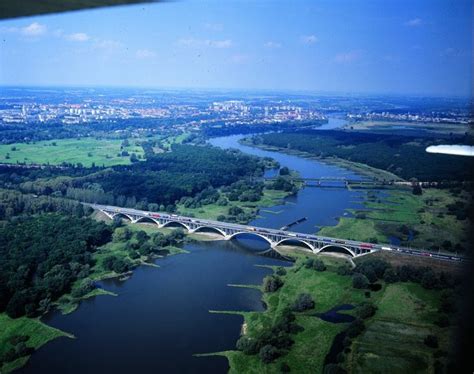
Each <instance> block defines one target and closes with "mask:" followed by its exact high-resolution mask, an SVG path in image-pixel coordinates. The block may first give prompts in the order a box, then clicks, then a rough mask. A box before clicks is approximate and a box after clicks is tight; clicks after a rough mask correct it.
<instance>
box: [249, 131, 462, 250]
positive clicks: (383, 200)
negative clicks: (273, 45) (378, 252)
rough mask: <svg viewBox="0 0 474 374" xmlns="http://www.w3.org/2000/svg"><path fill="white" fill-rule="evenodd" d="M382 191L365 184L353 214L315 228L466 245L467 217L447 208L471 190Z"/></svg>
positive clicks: (350, 165)
mask: <svg viewBox="0 0 474 374" xmlns="http://www.w3.org/2000/svg"><path fill="white" fill-rule="evenodd" d="M242 143H243V144H246V145H250V146H252V147H257V148H260V149H264V150H271V151H278V152H283V153H286V154H291V155H296V156H298V157H304V158H307V159H310V160H316V161H319V162H322V163H328V164H331V165H336V166H340V167H343V168H346V169H350V170H353V171H355V172H357V173H358V174H361V175H363V176H365V177H367V178H370V179H379V180H383V179H385V180H399V181H401V180H403V179H402V178H400V177H398V176H397V175H395V174H393V173H390V172H387V171H384V170H380V169H376V168H373V167H370V166H368V165H364V164H360V163H355V162H352V161H349V160H343V159H339V158H332V157H331V158H321V157H316V156H314V155H312V154H310V153H308V152H302V151H296V150H288V149H287V148H278V147H274V146H267V145H261V144H257V145H255V144H253V143H252V142H251V141H249V140H248V139H247V140H246V141H242ZM381 191H383V195H380V193H377V192H376V191H375V190H370V189H369V190H367V191H366V192H365V197H364V200H363V205H364V206H365V209H357V210H355V209H352V210H349V212H350V213H351V215H352V217H340V218H339V219H338V223H337V225H335V226H325V227H322V228H321V230H320V231H319V233H320V234H321V235H325V236H330V237H339V238H345V239H353V240H359V241H365V242H379V243H390V242H393V240H394V239H393V238H397V239H398V240H400V242H401V244H403V245H407V246H413V247H418V248H426V249H430V250H433V251H448V252H449V251H453V250H456V251H459V252H462V251H463V250H464V249H466V248H467V247H468V244H469V243H468V236H469V228H470V221H469V219H468V218H466V216H465V215H464V214H463V215H462V216H459V215H457V213H458V210H452V209H451V210H450V208H449V207H450V206H458V207H463V206H464V207H465V206H469V204H470V202H471V196H470V194H469V193H468V192H467V191H462V190H459V191H457V192H456V193H453V192H451V191H450V190H447V189H425V190H423V194H422V195H414V194H413V193H412V191H411V189H409V188H397V189H393V188H387V189H383V190H381ZM459 218H460V219H459Z"/></svg>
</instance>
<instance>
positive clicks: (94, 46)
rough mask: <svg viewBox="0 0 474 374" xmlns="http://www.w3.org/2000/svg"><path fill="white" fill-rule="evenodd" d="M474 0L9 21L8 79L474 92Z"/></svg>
mask: <svg viewBox="0 0 474 374" xmlns="http://www.w3.org/2000/svg"><path fill="white" fill-rule="evenodd" d="M472 14H473V13H472V4H471V1H470V0H450V1H448V0H425V1H417V0H411V1H404V0H396V1H392V0H377V1H375V0H372V1H363V0H353V1H342V0H341V1H337V0H332V1H330V0H327V1H261V2H256V1H240V2H237V1H230V2H228V1H200V2H197V1H176V2H168V3H158V4H142V5H133V6H125V7H116V8H105V9H98V10H86V11H79V12H71V13H63V14H58V15H48V16H41V17H29V18H22V19H15V20H7V21H2V22H0V37H1V49H0V84H1V85H83V86H139V87H140V86H143V87H145V86H146V87H177V88H180V87H182V88H186V87H193V88H194V87H195V88H226V89H269V90H286V89H288V90H294V91H314V92H341V93H389V94H390V93H396V94H422V95H426V94H428V95H443V96H452V95H461V96H470V95H471V94H472V87H471V86H472V60H473V55H472V32H473V30H472Z"/></svg>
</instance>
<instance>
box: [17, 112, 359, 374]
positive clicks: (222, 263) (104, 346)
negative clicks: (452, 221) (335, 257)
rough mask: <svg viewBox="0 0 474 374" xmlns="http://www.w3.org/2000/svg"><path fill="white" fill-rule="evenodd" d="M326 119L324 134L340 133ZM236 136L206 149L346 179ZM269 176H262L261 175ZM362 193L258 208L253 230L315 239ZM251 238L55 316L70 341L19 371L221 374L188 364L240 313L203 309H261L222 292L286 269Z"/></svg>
mask: <svg viewBox="0 0 474 374" xmlns="http://www.w3.org/2000/svg"><path fill="white" fill-rule="evenodd" d="M342 123H343V121H341V120H337V119H331V120H330V122H329V124H328V125H326V126H325V128H334V127H338V126H340V125H341V124H342ZM241 138H242V136H239V135H237V136H227V137H221V138H214V139H212V140H211V141H210V142H211V144H213V145H215V146H218V147H222V148H237V149H240V150H241V151H242V152H245V153H248V154H253V155H257V156H268V157H272V158H274V159H276V160H277V161H278V162H280V164H281V165H282V166H288V167H289V168H290V169H293V170H296V171H298V172H299V173H300V175H301V176H303V177H324V176H326V177H328V176H332V177H333V176H347V177H350V178H359V176H357V175H355V174H354V173H352V172H350V171H348V170H345V169H341V168H338V167H334V166H328V165H325V164H322V163H320V162H318V161H314V160H307V159H304V158H301V157H296V156H291V155H286V154H282V153H278V152H269V151H263V150H259V149H256V148H252V147H248V146H243V145H241V144H239V142H238V141H239V139H241ZM274 173H275V171H269V172H267V175H272V174H274ZM360 202H361V195H360V194H359V193H357V192H351V191H348V190H345V189H335V188H327V189H324V188H311V187H308V188H304V189H302V190H301V191H300V192H299V193H298V195H297V196H295V197H291V198H288V199H285V201H284V202H282V203H281V204H279V205H276V206H273V207H270V208H268V209H264V210H262V211H261V214H260V217H259V218H257V219H256V220H254V221H253V222H252V223H251V224H254V225H258V226H264V227H271V228H278V227H281V226H284V225H286V224H288V223H290V222H292V221H294V220H296V219H299V218H302V217H307V218H308V219H307V221H305V222H303V223H301V224H299V225H297V226H294V227H293V228H292V230H294V231H300V232H307V233H314V232H316V231H317V230H318V227H320V226H324V225H334V224H336V223H337V221H336V219H337V217H340V216H342V215H344V214H345V213H344V212H345V210H346V209H349V208H354V207H357V206H360V205H359V204H360ZM264 245H265V244H263V243H262V242H260V241H258V240H253V239H248V238H247V239H240V240H239V241H230V242H226V241H208V242H197V243H189V244H186V245H184V248H185V249H186V250H188V251H190V253H189V254H182V255H177V256H171V257H167V258H164V259H159V260H157V261H156V263H157V265H159V268H155V267H147V266H142V267H139V268H138V269H136V270H135V271H134V273H133V276H132V277H131V278H130V279H128V280H126V281H123V282H120V281H113V280H109V281H104V282H101V286H102V287H104V288H105V289H107V290H110V291H112V292H115V293H117V294H118V296H117V297H113V296H99V297H96V298H93V299H90V300H86V301H84V302H82V303H81V304H80V306H79V308H78V309H77V310H76V311H75V312H74V313H72V314H69V315H65V316H64V315H61V314H60V313H58V312H53V313H51V314H50V315H48V316H47V317H46V318H45V319H44V321H45V322H46V323H48V324H50V325H52V326H54V327H57V328H59V329H61V330H64V331H66V332H69V333H71V334H73V335H74V336H75V337H76V338H75V339H69V338H60V339H56V340H54V341H52V342H50V343H48V344H46V345H45V346H44V347H43V348H41V349H40V350H39V351H37V352H35V353H34V354H33V355H32V357H31V359H30V361H29V362H28V364H27V365H26V366H25V367H24V368H23V369H21V370H20V372H24V373H101V374H103V373H130V372H140V373H156V372H163V373H197V372H199V373H204V372H205V373H225V372H227V370H228V363H227V360H226V359H225V358H223V357H216V356H213V357H195V356H193V355H194V354H196V353H207V352H216V351H224V350H229V349H233V348H234V346H235V342H236V340H237V339H238V337H239V335H240V329H241V324H242V318H241V317H240V316H238V315H224V314H215V313H209V311H210V310H263V305H262V302H261V300H260V298H261V294H260V293H259V292H258V291H256V290H254V289H246V288H235V287H230V286H228V285H229V284H260V283H261V281H262V279H263V277H265V275H267V274H268V273H269V270H268V269H264V268H260V267H256V266H255V265H258V264H270V265H273V264H281V265H287V263H286V262H283V261H280V260H276V259H272V258H268V257H263V256H260V255H258V254H257V253H256V252H255V251H252V250H251V249H250V248H256V247H260V248H262V246H264Z"/></svg>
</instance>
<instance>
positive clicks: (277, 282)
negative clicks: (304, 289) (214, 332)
mask: <svg viewBox="0 0 474 374" xmlns="http://www.w3.org/2000/svg"><path fill="white" fill-rule="evenodd" d="M281 286H283V281H282V280H281V278H280V277H277V276H275V275H270V276H268V277H265V280H264V281H263V290H264V291H265V292H275V291H276V290H278V289H279V288H280V287H281Z"/></svg>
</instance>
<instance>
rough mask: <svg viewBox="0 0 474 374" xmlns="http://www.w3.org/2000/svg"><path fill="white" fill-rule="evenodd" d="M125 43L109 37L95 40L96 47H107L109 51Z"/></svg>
mask: <svg viewBox="0 0 474 374" xmlns="http://www.w3.org/2000/svg"><path fill="white" fill-rule="evenodd" d="M123 46H124V45H123V44H122V43H120V42H118V41H116V40H109V39H95V40H94V48H98V49H106V50H109V51H112V50H117V49H120V48H122V47H123Z"/></svg>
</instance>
